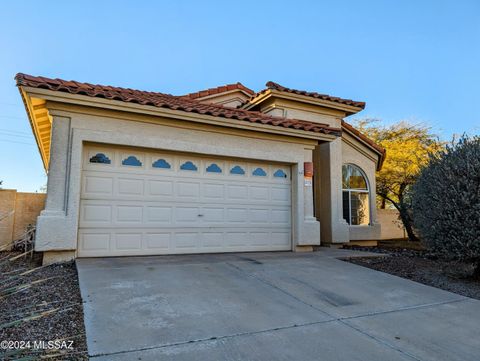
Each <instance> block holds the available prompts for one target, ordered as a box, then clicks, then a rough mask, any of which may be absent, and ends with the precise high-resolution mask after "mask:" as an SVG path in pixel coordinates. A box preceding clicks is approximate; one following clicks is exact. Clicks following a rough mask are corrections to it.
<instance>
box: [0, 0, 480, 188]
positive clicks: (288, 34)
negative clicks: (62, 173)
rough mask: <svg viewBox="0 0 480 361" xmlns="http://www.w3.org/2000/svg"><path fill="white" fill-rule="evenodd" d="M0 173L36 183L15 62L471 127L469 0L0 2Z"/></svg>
mask: <svg viewBox="0 0 480 361" xmlns="http://www.w3.org/2000/svg"><path fill="white" fill-rule="evenodd" d="M0 49H1V56H0V110H1V112H0V152H1V154H2V165H1V167H0V180H3V181H4V183H3V187H4V188H16V189H18V190H21V191H36V190H38V189H39V188H40V187H41V186H42V185H44V184H45V183H46V176H45V172H44V170H43V166H42V162H41V160H40V157H39V155H38V151H37V148H36V145H35V141H34V139H33V136H32V134H31V130H30V128H29V123H28V120H27V117H26V114H25V110H24V108H23V105H22V103H21V99H20V96H19V93H18V91H17V89H16V88H15V86H14V80H13V77H14V75H15V73H17V72H24V73H29V74H33V75H44V76H48V77H59V78H64V79H74V80H79V81H87V82H91V83H99V84H108V85H116V86H125V87H131V88H138V89H145V90H152V91H161V92H167V93H172V94H182V93H187V92H192V91H196V90H199V89H204V88H208V87H214V86H217V85H221V84H226V83H234V82H237V81H240V82H242V83H244V84H245V85H246V86H248V87H251V88H252V89H254V90H259V89H261V88H263V87H264V85H265V82H266V81H268V80H272V81H275V82H278V83H280V84H282V85H285V86H289V87H293V88H297V89H304V90H312V91H318V92H322V93H327V94H331V95H335V96H340V97H346V98H351V99H355V100H362V101H366V102H367V107H366V109H365V111H363V112H362V113H360V115H359V116H360V117H376V118H380V119H382V120H383V121H384V122H385V123H391V122H396V121H399V120H402V119H408V120H411V121H413V122H417V123H424V124H428V125H430V126H432V127H433V129H434V131H436V132H437V133H438V134H439V135H440V136H441V137H442V138H444V139H450V137H451V136H452V134H458V133H463V132H468V133H469V134H479V133H480V116H479V114H478V111H477V110H476V105H477V104H478V102H479V101H478V99H479V98H480V1H475V0H473V1H468V0H457V1H439V0H436V1H433V0H432V1H427V0H423V1H408V0H403V1H387V0H385V1H368V0H365V1H354V0H352V1H341V2H340V1H338V2H337V1H294V2H293V1H242V2H227V1H181V0H179V1H118V0H116V1H106V0H103V1H77V2H73V1H42V2H40V1H13V0H12V1H9V2H8V1H5V2H3V3H2V8H1V10H0Z"/></svg>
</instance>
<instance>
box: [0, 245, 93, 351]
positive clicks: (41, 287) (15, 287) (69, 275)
mask: <svg viewBox="0 0 480 361" xmlns="http://www.w3.org/2000/svg"><path fill="white" fill-rule="evenodd" d="M15 255H18V253H12V252H0V310H1V312H0V341H3V342H2V347H1V349H0V359H2V360H17V359H21V360H38V359H48V360H88V356H87V347H86V341H85V327H84V324H83V308H82V301H81V298H80V290H79V287H78V277H77V270H76V268H75V264H74V263H73V262H70V263H64V264H58V265H51V266H46V267H41V266H40V264H39V262H38V260H37V261H35V260H34V261H30V259H24V258H23V257H22V258H19V259H17V260H13V261H11V260H10V259H11V258H12V257H14V256H15ZM5 341H8V343H5ZM48 341H51V342H52V343H50V344H49V343H48Z"/></svg>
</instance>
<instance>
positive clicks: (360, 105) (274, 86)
mask: <svg viewBox="0 0 480 361" xmlns="http://www.w3.org/2000/svg"><path fill="white" fill-rule="evenodd" d="M265 86H266V88H265V89H263V90H260V91H259V92H258V93H255V94H254V95H252V97H251V98H250V99H254V98H256V97H257V96H258V95H261V94H264V93H266V92H267V91H268V90H277V91H280V92H286V93H292V94H297V95H304V96H307V97H311V98H316V99H321V100H326V101H330V102H334V103H339V104H344V105H349V106H353V107H357V108H360V109H364V108H365V102H359V101H355V100H351V99H344V98H339V97H334V96H331V95H327V94H320V93H316V92H308V91H306V90H297V89H292V88H287V87H284V86H282V85H280V84H278V83H274V82H273V81H269V82H267V83H266V84H265ZM246 104H248V101H247V102H246V103H245V104H244V105H246Z"/></svg>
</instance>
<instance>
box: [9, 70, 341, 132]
mask: <svg viewBox="0 0 480 361" xmlns="http://www.w3.org/2000/svg"><path fill="white" fill-rule="evenodd" d="M15 80H16V82H17V86H19V87H20V86H24V87H32V88H40V89H47V90H52V91H59V92H65V93H70V94H77V95H84V96H89V97H96V98H105V99H110V100H117V101H122V102H128V103H136V104H141V105H148V106H154V107H158V108H168V109H172V110H178V111H184V112H190V113H198V114H205V115H211V116H215V117H222V118H227V119H234V120H238V121H245V122H251V123H261V124H266V125H272V126H279V127H284V128H291V129H297V130H304V131H309V132H315V133H324V134H332V135H336V136H340V135H341V129H338V128H332V127H330V126H328V125H327V124H319V123H313V122H308V121H303V120H296V119H288V118H282V117H272V116H270V115H266V114H263V113H260V112H256V111H248V110H243V109H232V108H227V107H222V106H221V105H215V104H204V103H201V102H199V101H196V100H194V99H189V98H186V97H182V96H174V95H170V94H164V93H157V92H148V91H141V90H134V89H127V88H119V87H112V86H105V85H95V84H89V83H81V82H77V81H67V80H62V79H51V78H45V77H40V76H32V75H27V74H22V73H18V74H17V75H16V76H15Z"/></svg>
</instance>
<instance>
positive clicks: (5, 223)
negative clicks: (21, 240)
mask: <svg viewBox="0 0 480 361" xmlns="http://www.w3.org/2000/svg"><path fill="white" fill-rule="evenodd" d="M16 194H17V191H16V190H14V189H2V190H0V247H4V246H6V245H8V244H9V243H11V242H12V236H13V226H14V224H15V198H16Z"/></svg>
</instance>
